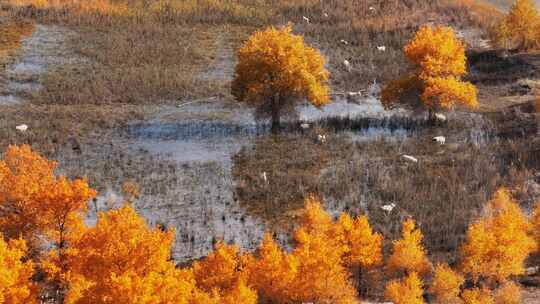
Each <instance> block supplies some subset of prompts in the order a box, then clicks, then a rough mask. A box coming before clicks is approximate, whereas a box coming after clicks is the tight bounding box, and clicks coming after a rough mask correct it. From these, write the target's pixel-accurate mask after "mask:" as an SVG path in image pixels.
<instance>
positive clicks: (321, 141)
mask: <svg viewBox="0 0 540 304" xmlns="http://www.w3.org/2000/svg"><path fill="white" fill-rule="evenodd" d="M317 140H319V142H320V143H321V144H324V143H325V142H326V135H321V134H319V135H317Z"/></svg>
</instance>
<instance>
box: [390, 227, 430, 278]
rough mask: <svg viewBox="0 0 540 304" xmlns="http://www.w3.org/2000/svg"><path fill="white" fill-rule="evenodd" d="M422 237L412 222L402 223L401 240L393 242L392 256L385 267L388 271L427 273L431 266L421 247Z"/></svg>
mask: <svg viewBox="0 0 540 304" xmlns="http://www.w3.org/2000/svg"><path fill="white" fill-rule="evenodd" d="M423 238H424V236H423V235H422V232H421V231H420V230H419V229H417V228H416V224H415V222H414V220H412V219H408V220H406V221H405V222H403V225H402V232H401V239H400V240H396V241H393V249H392V255H391V256H390V258H389V259H388V263H387V267H388V270H390V271H404V272H413V271H414V272H417V273H420V274H421V273H424V272H427V271H429V269H430V267H431V264H430V263H429V260H428V258H427V255H426V250H425V249H424V246H423V245H422V239H423Z"/></svg>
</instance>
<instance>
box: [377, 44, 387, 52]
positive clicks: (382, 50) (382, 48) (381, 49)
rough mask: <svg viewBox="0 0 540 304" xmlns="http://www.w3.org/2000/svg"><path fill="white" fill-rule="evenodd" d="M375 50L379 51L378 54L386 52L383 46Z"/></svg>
mask: <svg viewBox="0 0 540 304" xmlns="http://www.w3.org/2000/svg"><path fill="white" fill-rule="evenodd" d="M377 50H379V52H386V46H384V45H381V46H378V47H377Z"/></svg>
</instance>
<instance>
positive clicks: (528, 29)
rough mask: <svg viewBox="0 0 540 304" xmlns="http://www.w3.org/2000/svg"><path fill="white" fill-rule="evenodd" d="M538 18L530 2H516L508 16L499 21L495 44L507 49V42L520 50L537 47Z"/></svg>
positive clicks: (520, 0)
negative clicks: (515, 45)
mask: <svg viewBox="0 0 540 304" xmlns="http://www.w3.org/2000/svg"><path fill="white" fill-rule="evenodd" d="M539 29H540V17H539V16H538V10H537V9H536V6H535V4H534V3H533V2H532V1H531V0H516V2H514V4H513V5H512V7H511V8H510V11H509V12H508V15H506V17H505V18H504V19H503V20H502V21H501V23H500V24H499V26H498V28H497V31H496V38H497V42H498V43H499V44H500V45H502V46H503V47H505V48H506V47H508V43H509V42H513V43H514V44H517V46H518V48H520V49H525V50H527V49H531V48H535V47H538V39H539V38H540V37H539V32H538V30H539Z"/></svg>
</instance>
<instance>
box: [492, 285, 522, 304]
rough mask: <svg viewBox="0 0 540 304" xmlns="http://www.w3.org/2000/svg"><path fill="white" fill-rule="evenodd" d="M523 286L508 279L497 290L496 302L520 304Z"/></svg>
mask: <svg viewBox="0 0 540 304" xmlns="http://www.w3.org/2000/svg"><path fill="white" fill-rule="evenodd" d="M520 303H521V288H519V285H518V284H516V283H514V282H511V281H507V282H505V283H504V284H503V285H502V286H501V287H499V288H498V289H497V290H496V291H495V304H520Z"/></svg>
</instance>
